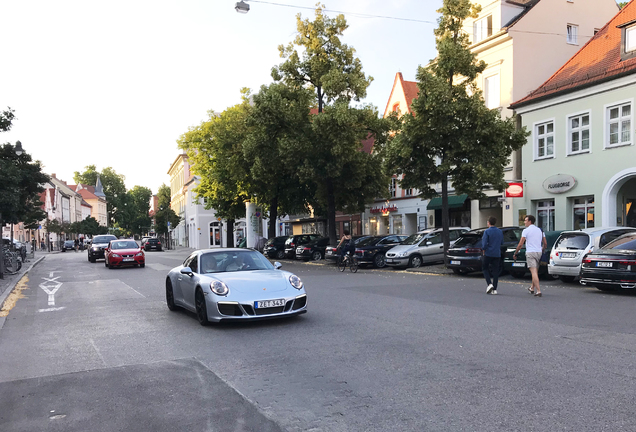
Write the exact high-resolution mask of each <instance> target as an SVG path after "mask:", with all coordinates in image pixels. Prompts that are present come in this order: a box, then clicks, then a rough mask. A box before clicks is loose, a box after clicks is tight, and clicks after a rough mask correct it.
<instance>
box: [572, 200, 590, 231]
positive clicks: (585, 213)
mask: <svg viewBox="0 0 636 432" xmlns="http://www.w3.org/2000/svg"><path fill="white" fill-rule="evenodd" d="M573 212H574V223H573V224H572V229H575V230H578V229H584V228H594V197H586V198H574V206H573Z"/></svg>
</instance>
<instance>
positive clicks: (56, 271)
mask: <svg viewBox="0 0 636 432" xmlns="http://www.w3.org/2000/svg"><path fill="white" fill-rule="evenodd" d="M54 273H62V270H54V271H52V272H51V273H49V277H51V278H52V277H53V274H54ZM42 279H44V278H42Z"/></svg>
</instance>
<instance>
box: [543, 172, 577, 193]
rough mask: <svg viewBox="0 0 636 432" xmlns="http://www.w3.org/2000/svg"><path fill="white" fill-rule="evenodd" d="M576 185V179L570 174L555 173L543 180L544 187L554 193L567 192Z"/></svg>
mask: <svg viewBox="0 0 636 432" xmlns="http://www.w3.org/2000/svg"><path fill="white" fill-rule="evenodd" d="M574 186H576V179H575V178H574V177H572V176H571V175H568V174H557V175H553V176H552V177H548V178H547V179H546V180H545V181H544V182H543V189H545V190H547V191H548V192H550V193H554V194H559V193H563V192H567V191H569V190H570V189H572V188H573V187H574Z"/></svg>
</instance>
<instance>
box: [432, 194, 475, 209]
mask: <svg viewBox="0 0 636 432" xmlns="http://www.w3.org/2000/svg"><path fill="white" fill-rule="evenodd" d="M467 199H468V195H466V194H461V195H449V197H448V208H458V207H463V206H464V201H466V200H467ZM441 208H442V197H435V198H433V199H432V200H430V201H429V202H428V206H426V209H427V210H440V209H441Z"/></svg>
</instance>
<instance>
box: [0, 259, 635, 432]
mask: <svg viewBox="0 0 636 432" xmlns="http://www.w3.org/2000/svg"><path fill="white" fill-rule="evenodd" d="M187 253H188V252H187V251H184V250H181V251H168V252H163V253H160V252H156V253H149V254H148V257H147V265H146V268H145V269H116V270H109V269H106V268H105V267H104V265H103V262H102V261H98V262H97V263H96V264H90V263H89V262H88V261H87V260H86V256H85V254H79V253H78V254H75V253H68V254H56V255H49V256H47V257H46V259H45V260H43V261H42V262H41V263H39V264H38V265H37V266H36V267H34V269H33V270H31V272H30V273H29V274H28V281H27V280H23V284H22V285H21V286H20V285H19V286H18V290H19V291H20V292H21V293H22V295H23V298H20V299H18V300H17V302H16V303H15V306H13V308H12V309H11V311H10V312H9V315H8V316H7V318H6V321H5V323H4V326H3V327H2V330H0V431H2V432H14V431H29V432H31V431H44V430H47V431H49V430H50V431H58V430H59V431H71V432H73V431H86V430H91V431H120V430H121V431H135V432H137V431H139V432H144V431H175V430H187V431H330V432H331V431H365V432H371V431H382V432H386V431H557V430H558V431H636V414H634V405H635V402H636V401H635V399H636V392H635V390H636V386H635V380H634V378H635V376H636V372H634V367H633V366H634V358H635V357H634V351H636V337H635V335H634V328H635V326H634V321H635V318H634V310H636V308H635V306H636V296H632V295H621V294H607V293H602V292H600V291H597V290H595V289H593V288H585V287H581V286H578V285H574V284H570V285H564V284H562V283H560V282H544V283H543V284H542V291H543V292H544V295H543V297H542V298H534V297H532V296H530V295H529V294H528V293H527V292H526V290H525V287H526V286H527V285H528V282H526V281H518V280H511V279H508V278H505V280H503V281H502V282H500V286H499V289H498V291H499V295H497V296H489V295H486V293H485V288H486V286H485V283H484V282H483V279H481V278H480V277H479V275H477V274H475V275H469V276H466V277H459V276H455V275H452V276H449V275H436V274H429V273H409V272H403V271H394V270H388V271H384V270H371V269H361V270H360V271H359V272H358V273H356V274H351V273H348V272H346V273H339V272H337V271H336V270H335V268H333V267H331V266H324V265H315V264H304V263H288V262H285V263H284V267H283V268H284V269H286V270H289V271H293V272H295V273H297V274H298V275H299V276H300V277H301V278H302V279H303V281H304V282H305V286H306V288H307V292H308V299H309V301H308V305H309V312H308V313H307V314H305V315H302V316H300V317H297V318H293V319H289V320H278V321H261V322H256V323H241V324H227V325H214V326H210V327H201V326H200V325H199V324H198V323H197V321H196V318H195V317H194V316H193V315H192V314H189V313H185V312H176V313H175V312H170V311H168V309H167V308H166V306H165V301H164V279H165V275H166V273H167V271H168V270H169V269H170V268H172V267H173V266H175V265H177V264H178V263H180V262H181V261H182V260H183V258H185V255H187ZM51 293H52V294H51Z"/></svg>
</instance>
